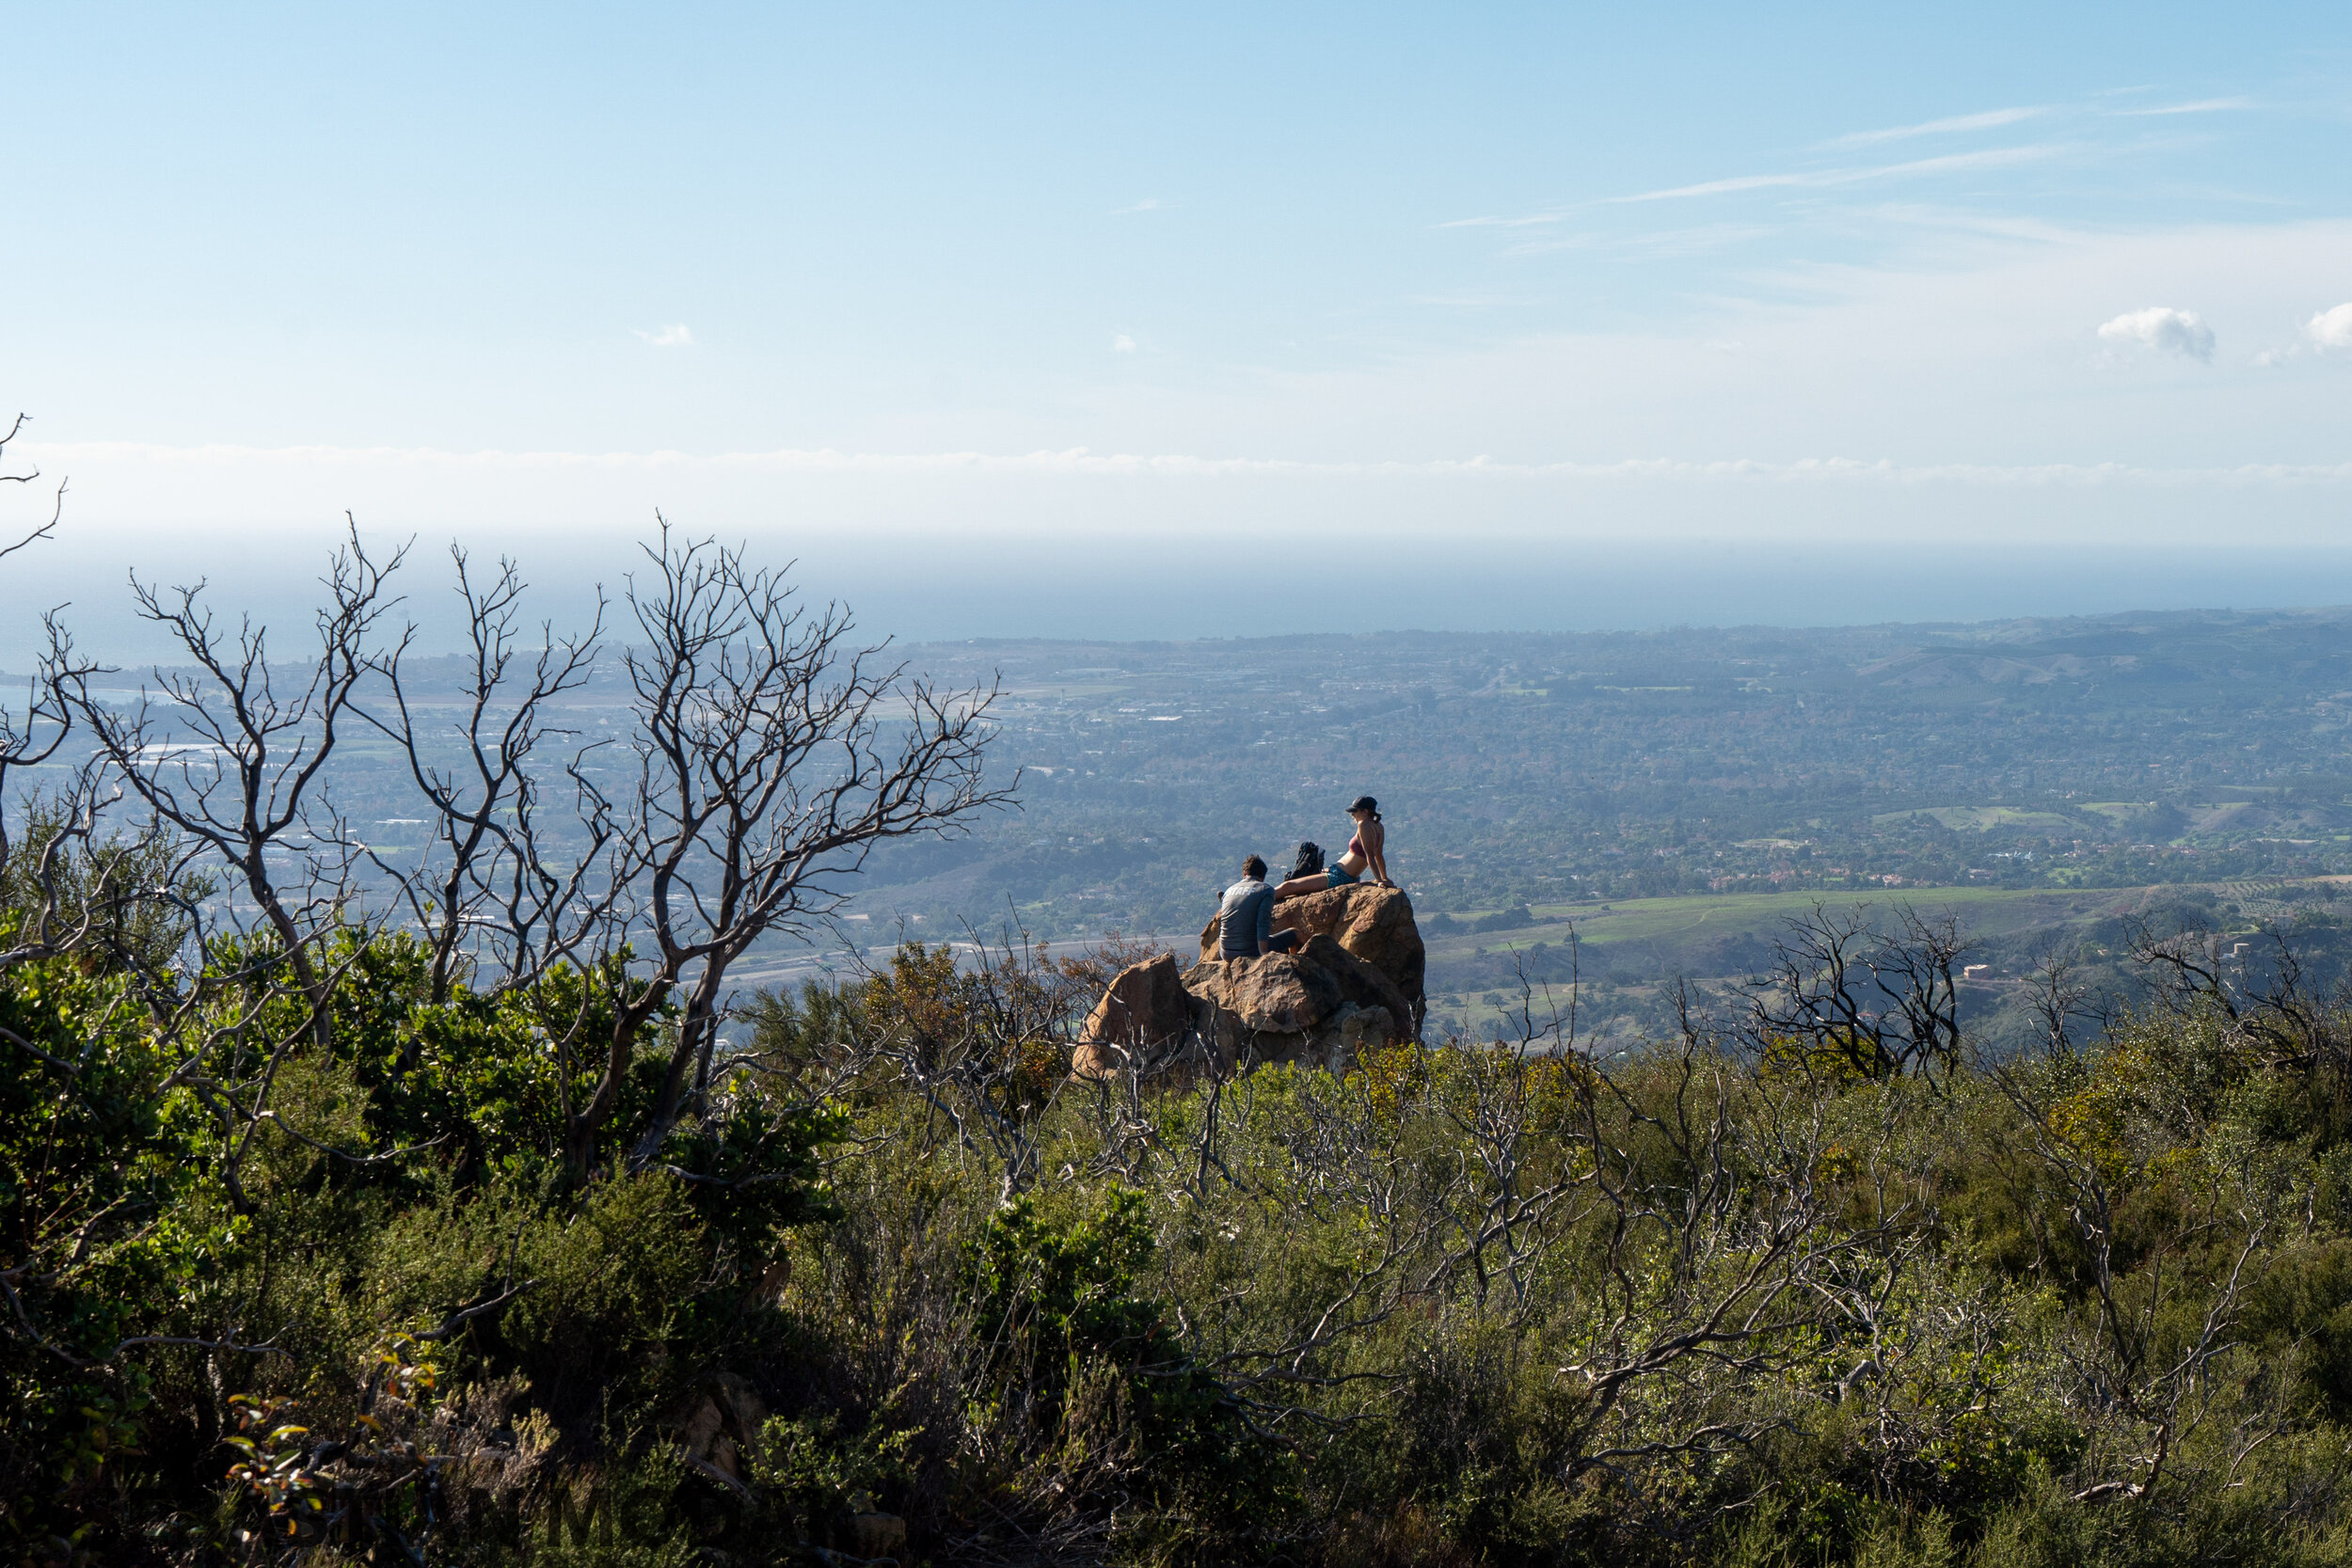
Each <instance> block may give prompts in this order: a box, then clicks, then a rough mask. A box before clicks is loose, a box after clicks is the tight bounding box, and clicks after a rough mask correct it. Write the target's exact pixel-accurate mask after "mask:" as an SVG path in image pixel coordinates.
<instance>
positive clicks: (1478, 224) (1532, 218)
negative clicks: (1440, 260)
mask: <svg viewBox="0 0 2352 1568" xmlns="http://www.w3.org/2000/svg"><path fill="white" fill-rule="evenodd" d="M1567 215H1568V214H1567V211H1566V210H1565V209H1563V210H1561V211H1559V212H1550V213H1529V214H1525V215H1524V216H1521V217H1515V218H1506V217H1479V218H1453V219H1450V220H1448V221H1447V222H1444V223H1441V224H1439V225H1438V228H1440V229H1530V228H1534V226H1536V225H1537V224H1544V223H1558V222H1560V221H1561V220H1562V219H1564V218H1565V217H1566V216H1567Z"/></svg>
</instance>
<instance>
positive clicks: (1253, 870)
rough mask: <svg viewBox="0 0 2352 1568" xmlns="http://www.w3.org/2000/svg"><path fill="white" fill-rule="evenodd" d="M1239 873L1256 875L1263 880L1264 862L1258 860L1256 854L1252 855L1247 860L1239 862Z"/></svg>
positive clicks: (1250, 875) (1248, 875)
mask: <svg viewBox="0 0 2352 1568" xmlns="http://www.w3.org/2000/svg"><path fill="white" fill-rule="evenodd" d="M1241 874H1242V875H1243V876H1245V877H1256V878H1258V879H1261V880H1263V879H1264V877H1265V862H1263V861H1262V860H1260V859H1259V858H1258V857H1257V856H1255V855H1252V856H1250V857H1249V858H1248V860H1246V861H1244V862H1242V863H1241Z"/></svg>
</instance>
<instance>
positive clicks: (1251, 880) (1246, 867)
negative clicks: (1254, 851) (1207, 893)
mask: <svg viewBox="0 0 2352 1568" xmlns="http://www.w3.org/2000/svg"><path fill="white" fill-rule="evenodd" d="M1297 945H1298V933H1297V932H1296V931H1278V930H1276V929H1275V928H1274V890H1273V889H1272V888H1270V887H1268V886H1267V885H1266V879H1265V862H1263V861H1262V860H1260V859H1259V858H1258V857H1257V856H1255V855H1252V856H1250V857H1249V858H1248V860H1246V861H1244V862H1242V863H1241V880H1240V881H1238V882H1235V883H1234V884H1233V885H1232V887H1229V888H1227V889H1226V890H1225V901H1224V902H1223V903H1222V904H1219V905H1218V906H1217V911H1216V956H1217V957H1218V958H1258V957H1260V956H1261V955H1263V954H1267V953H1286V952H1288V951H1290V950H1291V949H1292V948H1294V947H1295V946H1297Z"/></svg>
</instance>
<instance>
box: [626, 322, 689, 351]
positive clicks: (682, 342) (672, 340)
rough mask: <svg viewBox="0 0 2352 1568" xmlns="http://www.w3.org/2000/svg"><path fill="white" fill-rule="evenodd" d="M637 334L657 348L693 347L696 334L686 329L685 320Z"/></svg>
mask: <svg viewBox="0 0 2352 1568" xmlns="http://www.w3.org/2000/svg"><path fill="white" fill-rule="evenodd" d="M637 336H638V337H640V338H643V339H644V341H646V342H649V343H651V344H652V345H653V346H654V347H656V348H692V347H693V346H694V335H693V334H692V333H691V332H689V331H688V330H687V329H686V324H685V323H684V322H679V323H678V324H677V325H675V326H664V327H660V328H657V329H656V330H654V331H652V332H642V331H641V332H639V333H638V334H637Z"/></svg>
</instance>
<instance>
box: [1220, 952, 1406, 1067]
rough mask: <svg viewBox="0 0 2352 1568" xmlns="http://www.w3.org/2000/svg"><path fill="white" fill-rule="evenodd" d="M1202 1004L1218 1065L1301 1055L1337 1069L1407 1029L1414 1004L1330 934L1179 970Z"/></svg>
mask: <svg viewBox="0 0 2352 1568" xmlns="http://www.w3.org/2000/svg"><path fill="white" fill-rule="evenodd" d="M1184 989H1185V990H1188V991H1190V992H1191V993H1192V994H1193V995H1195V996H1197V997H1199V998H1200V1000H1201V1001H1202V1002H1203V1003H1205V1004H1206V1005H1207V1008H1208V1016H1207V1018H1206V1020H1205V1021H1204V1022H1205V1031H1204V1032H1205V1033H1206V1035H1207V1036H1208V1037H1209V1039H1210V1040H1211V1041H1212V1042H1214V1044H1215V1047H1216V1057H1217V1060H1218V1061H1219V1063H1220V1065H1221V1064H1224V1063H1227V1062H1232V1063H1238V1064H1242V1065H1248V1064H1253V1063H1257V1062H1290V1061H1306V1062H1312V1063H1315V1064H1316V1065H1318V1066H1322V1067H1327V1068H1329V1069H1332V1070H1333V1071H1335V1072H1337V1071H1343V1070H1344V1069H1346V1068H1347V1067H1348V1066H1349V1065H1350V1064H1351V1063H1353V1062H1354V1061H1355V1060H1356V1058H1357V1057H1358V1056H1359V1055H1360V1054H1361V1053H1363V1051H1364V1050H1366V1049H1367V1048H1369V1047H1372V1046H1376V1045H1379V1044H1383V1043H1385V1042H1387V1041H1389V1040H1393V1039H1408V1038H1410V1037H1412V1033H1413V1007H1412V1004H1411V1003H1410V1002H1408V1001H1407V1000H1406V996H1405V993H1404V992H1403V991H1401V990H1398V989H1397V987H1396V985H1395V983H1394V982H1392V981H1391V980H1390V979H1389V977H1388V976H1387V975H1385V974H1381V973H1380V971H1379V970H1378V969H1376V968H1375V967H1374V966H1373V965H1371V964H1369V963H1367V962H1365V961H1364V960H1363V959H1361V958H1358V957H1356V956H1355V955H1354V954H1353V953H1350V952H1348V951H1347V950H1346V949H1345V948H1343V947H1342V946H1341V945H1340V944H1339V943H1338V942H1334V941H1333V940H1332V939H1331V938H1330V937H1329V936H1327V935H1321V934H1318V935H1315V936H1311V937H1309V938H1308V939H1307V941H1306V942H1304V943H1303V944H1302V945H1301V946H1300V947H1299V948H1298V950H1297V951H1296V952H1293V953H1269V954H1267V955H1266V956H1265V957H1263V958H1210V959H1207V960H1205V961H1203V962H1200V963H1198V964H1195V965H1194V966H1193V967H1192V968H1191V969H1189V970H1187V971H1185V973H1184Z"/></svg>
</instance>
